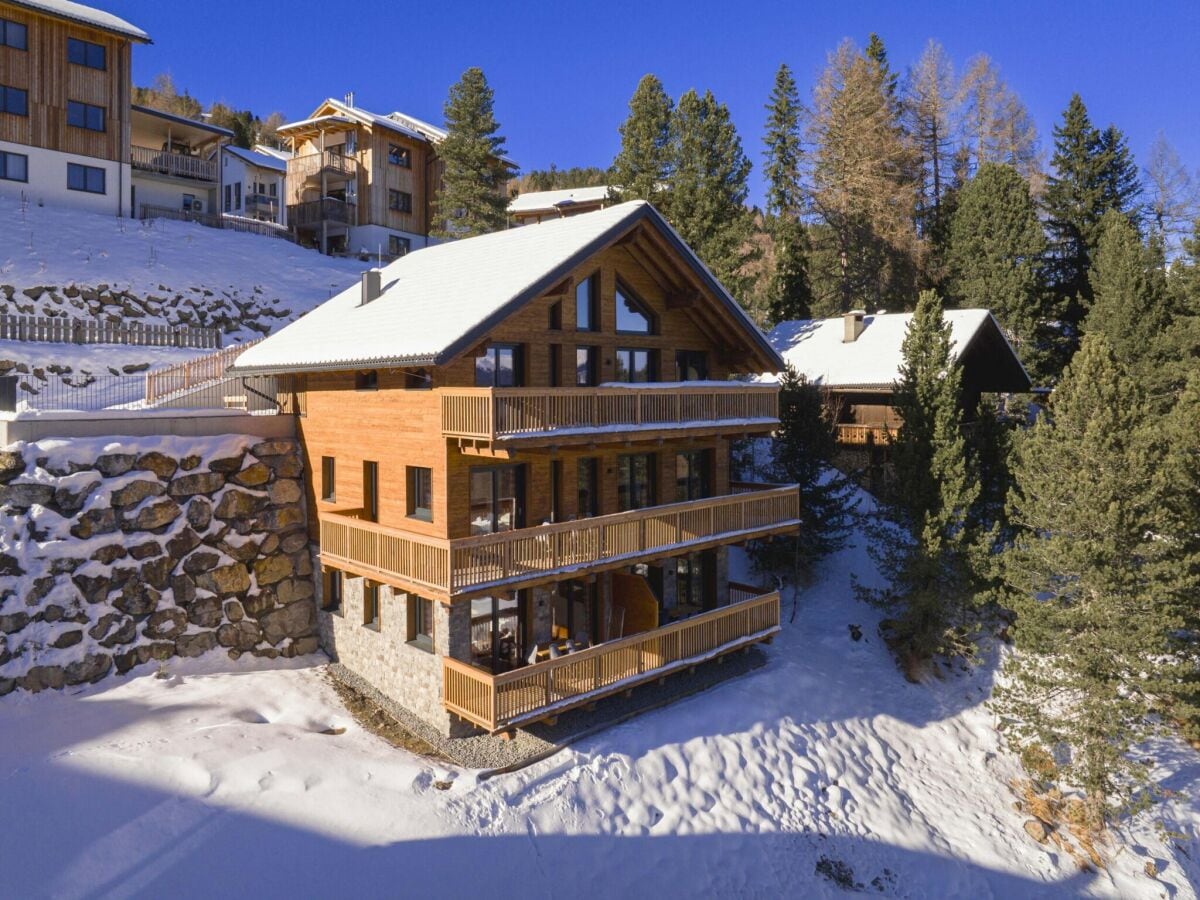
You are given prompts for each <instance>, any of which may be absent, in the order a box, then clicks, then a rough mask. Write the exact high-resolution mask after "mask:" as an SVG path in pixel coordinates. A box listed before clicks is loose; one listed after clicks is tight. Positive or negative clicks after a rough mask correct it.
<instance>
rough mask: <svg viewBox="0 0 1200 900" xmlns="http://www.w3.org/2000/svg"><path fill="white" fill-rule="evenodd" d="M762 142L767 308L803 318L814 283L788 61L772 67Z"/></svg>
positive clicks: (777, 318)
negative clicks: (768, 247) (770, 254)
mask: <svg viewBox="0 0 1200 900" xmlns="http://www.w3.org/2000/svg"><path fill="white" fill-rule="evenodd" d="M763 144H764V145H765V147H766V151H765V156H766V165H765V167H764V170H763V171H764V174H765V175H766V178H767V219H766V230H767V233H768V234H769V235H770V237H771V240H772V243H773V245H774V251H775V254H774V265H773V267H772V271H771V275H770V279H769V283H768V287H767V303H768V311H769V312H768V314H769V316H770V320H771V322H772V323H776V322H783V321H788V320H792V319H807V318H809V317H810V315H811V311H810V307H811V303H812V289H811V287H810V286H809V283H808V250H809V247H808V235H807V232H806V231H805V228H804V225H803V223H802V222H801V221H800V210H801V206H802V204H803V196H802V185H801V182H800V159H801V152H802V151H801V147H800V97H799V93H798V92H797V90H796V80H795V79H794V78H793V77H792V73H791V70H790V69H788V67H787V65H786V64H783V65H780V67H779V70H778V71H777V72H776V73H775V86H774V88H773V89H772V91H771V99H770V102H769V103H768V104H767V127H766V134H765V135H764V137H763Z"/></svg>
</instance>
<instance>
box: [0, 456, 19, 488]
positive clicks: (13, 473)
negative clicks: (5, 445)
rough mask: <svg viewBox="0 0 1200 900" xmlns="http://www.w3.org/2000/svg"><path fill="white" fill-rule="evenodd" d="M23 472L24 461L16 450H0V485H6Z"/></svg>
mask: <svg viewBox="0 0 1200 900" xmlns="http://www.w3.org/2000/svg"><path fill="white" fill-rule="evenodd" d="M24 471H25V459H24V457H22V456H21V454H20V453H19V452H17V451H16V450H0V484H8V483H9V482H10V481H12V480H13V479H14V478H16V477H17V476H18V475H20V474H21V473H23V472H24Z"/></svg>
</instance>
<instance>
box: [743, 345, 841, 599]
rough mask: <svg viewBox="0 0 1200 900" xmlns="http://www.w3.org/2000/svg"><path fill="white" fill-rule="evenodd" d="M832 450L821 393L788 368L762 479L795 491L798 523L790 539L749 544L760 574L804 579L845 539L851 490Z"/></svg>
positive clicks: (830, 424) (829, 418)
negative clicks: (794, 486) (793, 487)
mask: <svg viewBox="0 0 1200 900" xmlns="http://www.w3.org/2000/svg"><path fill="white" fill-rule="evenodd" d="M836 450H837V443H836V440H835V437H834V426H833V420H832V416H831V415H830V411H829V408H828V404H827V403H826V398H825V395H824V393H823V392H822V390H821V388H820V387H819V386H818V385H815V384H812V383H811V382H809V381H807V380H806V379H805V378H804V377H803V376H801V375H799V374H797V372H796V370H795V369H794V368H792V367H791V366H790V365H789V366H788V367H787V369H786V370H785V372H784V374H783V380H782V381H781V383H780V390H779V430H778V431H777V432H776V435H775V440H774V441H772V443H771V459H770V464H769V466H768V469H767V475H768V477H770V478H771V479H772V480H774V481H776V482H781V483H785V484H798V485H799V486H800V518H801V520H802V523H803V524H802V525H801V526H800V530H799V532H798V533H797V534H796V535H794V536H784V537H780V538H777V539H772V540H770V541H763V542H758V543H755V544H753V545H751V547H750V553H751V557H752V559H753V560H754V564H755V567H756V568H758V569H759V570H760V571H762V572H770V573H775V574H777V575H780V576H781V577H787V576H789V575H791V574H793V573H794V574H796V575H799V576H801V577H803V576H804V575H806V574H808V573H809V572H811V571H812V568H813V566H815V565H816V563H817V562H819V561H820V560H821V559H823V558H824V557H825V556H827V555H829V554H830V553H832V552H833V551H834V550H836V549H838V548H839V547H840V546H841V545H842V541H843V540H844V539H845V537H846V536H847V535H848V534H849V532H850V526H851V524H852V522H853V519H854V515H853V495H854V487H853V485H852V484H851V483H850V481H849V480H848V479H847V478H846V477H845V476H844V475H842V474H841V473H840V472H838V471H837V470H836V469H835V468H834V467H833V457H834V453H835V452H836Z"/></svg>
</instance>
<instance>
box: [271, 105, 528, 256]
mask: <svg viewBox="0 0 1200 900" xmlns="http://www.w3.org/2000/svg"><path fill="white" fill-rule="evenodd" d="M276 134H277V135H278V136H279V137H281V138H283V139H285V140H288V141H290V143H291V147H292V158H291V159H289V160H288V161H287V191H288V197H287V205H288V212H287V216H288V221H289V222H290V223H291V226H292V228H293V230H294V231H295V232H296V234H297V236H298V237H299V238H300V240H301V242H302V243H306V244H309V245H312V246H315V247H318V248H320V250H321V252H322V253H337V252H344V253H364V254H370V255H372V256H387V257H391V258H395V257H399V256H403V255H404V254H405V253H407V252H408V251H409V250H416V249H418V248H421V247H426V246H428V245H429V244H430V243H431V240H432V239H431V238H430V234H431V232H432V231H434V230H435V222H434V211H433V201H434V197H435V196H436V194H437V190H438V187H439V185H440V184H441V178H442V171H443V167H442V163H441V160H440V159H439V158H438V155H437V145H438V144H439V143H441V141H442V140H443V139H444V138H445V137H446V132H445V131H443V130H442V129H441V128H438V127H437V126H435V125H430V124H429V123H428V122H423V121H421V120H420V119H416V118H413V117H412V116H409V115H406V114H405V113H400V112H393V113H389V114H388V115H379V114H377V113H373V112H369V111H368V110H365V109H363V108H361V107H358V106H355V105H354V97H353V95H347V96H346V99H345V101H344V102H343V101H338V100H334V99H328V100H325V101H324V102H322V103H321V104H320V105H319V106H318V107H317V108H316V109H315V110H313V113H312V115H311V116H309V117H308V118H307V119H304V120H303V121H299V122H291V123H288V124H287V125H284V126H283V127H281V128H279V129H278V130H277V132H276ZM505 187H506V186H505V185H502V186H501V190H504V189H505Z"/></svg>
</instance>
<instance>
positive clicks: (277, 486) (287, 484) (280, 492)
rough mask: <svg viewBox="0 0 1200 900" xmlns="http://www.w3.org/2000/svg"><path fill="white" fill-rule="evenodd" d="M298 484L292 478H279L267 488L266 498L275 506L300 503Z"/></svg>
mask: <svg viewBox="0 0 1200 900" xmlns="http://www.w3.org/2000/svg"><path fill="white" fill-rule="evenodd" d="M300 494H301V491H300V483H299V482H298V481H296V480H295V479H294V478H281V479H279V480H278V481H276V482H275V483H274V484H272V485H270V486H269V487H268V488H267V496H268V497H270V498H271V502H272V503H274V504H275V505H276V506H286V505H288V504H289V503H299V502H300Z"/></svg>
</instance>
